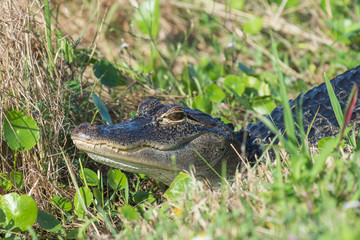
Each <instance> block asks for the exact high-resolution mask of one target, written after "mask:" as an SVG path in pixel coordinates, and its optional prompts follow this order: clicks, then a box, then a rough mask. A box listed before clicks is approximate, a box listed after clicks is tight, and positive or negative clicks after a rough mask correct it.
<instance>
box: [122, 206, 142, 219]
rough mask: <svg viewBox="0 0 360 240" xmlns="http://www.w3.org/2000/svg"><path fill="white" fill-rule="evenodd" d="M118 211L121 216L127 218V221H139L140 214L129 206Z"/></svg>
mask: <svg viewBox="0 0 360 240" xmlns="http://www.w3.org/2000/svg"><path fill="white" fill-rule="evenodd" d="M118 210H119V212H120V214H121V216H122V217H124V218H126V219H127V220H138V219H139V214H138V212H137V211H136V210H135V209H134V208H133V207H131V206H129V205H126V206H123V207H119V208H118Z"/></svg>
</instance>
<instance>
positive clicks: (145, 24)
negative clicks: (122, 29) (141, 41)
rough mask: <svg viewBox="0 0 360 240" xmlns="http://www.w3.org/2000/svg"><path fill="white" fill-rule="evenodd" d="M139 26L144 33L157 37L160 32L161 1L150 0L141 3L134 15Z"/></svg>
mask: <svg viewBox="0 0 360 240" xmlns="http://www.w3.org/2000/svg"><path fill="white" fill-rule="evenodd" d="M134 19H135V24H136V26H137V28H138V29H139V30H140V31H141V32H142V33H144V34H146V35H149V36H151V37H152V38H156V37H157V36H158V34H159V24H160V3H159V1H157V0H148V1H144V2H142V3H141V4H140V6H139V9H138V11H137V12H136V13H135V16H134Z"/></svg>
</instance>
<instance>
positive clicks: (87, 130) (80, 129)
mask: <svg viewBox="0 0 360 240" xmlns="http://www.w3.org/2000/svg"><path fill="white" fill-rule="evenodd" d="M99 131H100V127H99V126H98V125H95V124H91V123H82V124H80V125H79V126H77V127H75V128H74V130H73V131H72V132H71V139H73V140H75V139H77V138H80V139H84V140H88V141H90V140H91V139H93V138H94V137H95V136H98V135H99Z"/></svg>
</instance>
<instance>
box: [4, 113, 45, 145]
mask: <svg viewBox="0 0 360 240" xmlns="http://www.w3.org/2000/svg"><path fill="white" fill-rule="evenodd" d="M5 115H6V118H7V119H6V118H5V120H4V123H3V132H4V137H5V140H6V142H7V144H8V145H9V147H11V148H12V149H13V150H18V151H23V150H29V149H31V148H32V147H33V146H34V145H35V144H36V143H37V141H38V140H39V138H40V132H39V127H38V126H37V124H36V122H35V120H34V119H33V118H31V117H28V116H26V115H25V113H23V112H20V111H15V110H9V111H7V112H5ZM14 131H15V132H14Z"/></svg>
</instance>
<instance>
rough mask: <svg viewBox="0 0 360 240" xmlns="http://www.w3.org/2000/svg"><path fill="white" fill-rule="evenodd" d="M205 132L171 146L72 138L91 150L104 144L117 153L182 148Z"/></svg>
mask: <svg viewBox="0 0 360 240" xmlns="http://www.w3.org/2000/svg"><path fill="white" fill-rule="evenodd" d="M203 134H204V133H199V134H196V135H194V136H192V137H190V138H187V139H185V140H184V141H182V142H180V143H176V145H173V146H169V147H163V146H161V145H160V144H151V143H143V144H134V145H133V146H114V145H112V144H109V143H106V142H104V141H101V142H100V141H99V142H91V141H86V140H85V139H83V138H80V137H76V136H72V140H73V142H74V144H75V145H77V144H76V142H81V143H82V144H85V145H86V146H87V147H86V149H87V150H89V151H91V150H95V149H96V148H98V146H101V148H103V146H106V147H107V149H109V150H111V151H115V152H116V153H118V152H136V151H140V150H142V149H145V148H152V149H155V150H158V151H173V150H175V149H177V148H180V147H181V146H185V145H187V144H188V143H190V142H192V141H193V140H195V139H197V138H198V137H199V136H201V135H203ZM103 149H105V148H103Z"/></svg>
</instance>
